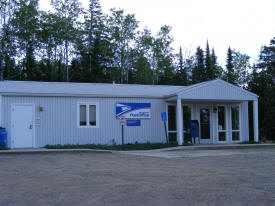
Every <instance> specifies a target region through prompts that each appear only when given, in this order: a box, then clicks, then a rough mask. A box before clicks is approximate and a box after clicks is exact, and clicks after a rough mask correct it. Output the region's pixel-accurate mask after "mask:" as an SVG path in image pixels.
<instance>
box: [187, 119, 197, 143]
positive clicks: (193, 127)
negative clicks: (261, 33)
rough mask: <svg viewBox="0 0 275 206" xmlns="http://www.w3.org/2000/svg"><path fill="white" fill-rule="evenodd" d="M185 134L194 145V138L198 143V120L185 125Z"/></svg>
mask: <svg viewBox="0 0 275 206" xmlns="http://www.w3.org/2000/svg"><path fill="white" fill-rule="evenodd" d="M187 133H188V136H189V138H190V139H191V141H192V140H194V143H196V141H195V140H196V138H198V140H199V143H200V128H199V121H198V120H189V121H188V123H187Z"/></svg>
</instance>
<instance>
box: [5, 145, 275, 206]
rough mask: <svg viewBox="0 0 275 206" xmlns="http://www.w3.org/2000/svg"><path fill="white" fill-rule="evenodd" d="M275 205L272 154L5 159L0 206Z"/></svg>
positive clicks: (75, 155) (239, 152)
mask: <svg viewBox="0 0 275 206" xmlns="http://www.w3.org/2000/svg"><path fill="white" fill-rule="evenodd" d="M150 154H151V155H150ZM156 154H157V155H156ZM274 203H275V149H272V148H265V149H243V150H226V151H225V150H217V151H204V150H199V151H197V150H189V151H183V150H178V151H163V152H160V151H158V152H154V151H151V152H145V153H143V154H142V153H141V152H139V153H134V152H115V153H107V152H106V153H97V152H68V153H37V154H0V205H1V206H2V205H5V206H8V205H27V206H32V205H35V206H37V205H39V206H43V205H66V206H67V205H68V206H69V205H74V206H75V205H91V206H95V205H119V206H123V205H127V206H128V205H173V206H176V205H181V206H182V205H188V206H190V205H200V206H203V205H211V206H212V205H219V206H221V205H230V206H232V205H234V206H238V205H241V206H244V205H257V206H258V205H268V206H271V205H274Z"/></svg>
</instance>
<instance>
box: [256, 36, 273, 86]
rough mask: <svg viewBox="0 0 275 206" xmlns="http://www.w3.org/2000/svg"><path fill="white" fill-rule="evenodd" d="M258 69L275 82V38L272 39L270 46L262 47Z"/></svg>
mask: <svg viewBox="0 0 275 206" xmlns="http://www.w3.org/2000/svg"><path fill="white" fill-rule="evenodd" d="M258 67H259V68H260V69H263V70H264V71H266V72H267V73H268V74H269V75H271V76H272V78H273V80H274V81H275V37H273V39H271V41H270V44H269V46H264V47H262V49H261V54H260V59H259V64H258Z"/></svg>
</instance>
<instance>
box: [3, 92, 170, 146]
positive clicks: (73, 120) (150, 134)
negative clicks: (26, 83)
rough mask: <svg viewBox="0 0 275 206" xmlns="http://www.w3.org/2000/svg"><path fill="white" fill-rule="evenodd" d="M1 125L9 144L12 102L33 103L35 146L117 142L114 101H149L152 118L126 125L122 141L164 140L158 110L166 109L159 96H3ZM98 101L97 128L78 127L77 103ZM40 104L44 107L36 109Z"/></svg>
mask: <svg viewBox="0 0 275 206" xmlns="http://www.w3.org/2000/svg"><path fill="white" fill-rule="evenodd" d="M2 101H3V104H2V107H3V114H2V117H3V126H4V127H6V128H7V132H8V145H9V146H10V139H11V137H10V131H11V104H12V103H34V104H35V118H36V119H38V118H40V125H36V126H35V127H36V135H35V136H36V137H35V138H36V141H35V142H36V147H43V146H45V145H47V144H50V145H56V144H112V139H114V140H115V142H116V143H117V144H120V143H121V126H120V123H119V120H117V119H116V118H115V104H116V102H137V103H139V102H140V103H147V102H148V103H151V113H152V118H151V119H144V120H141V126H140V127H127V126H126V127H125V143H134V142H136V141H137V142H139V143H145V142H164V141H165V131H164V128H163V123H162V122H161V118H160V113H161V112H163V111H165V109H166V103H165V101H164V100H162V99H142V98H77V97H20V96H3V99H2ZM78 102H98V103H99V109H100V112H99V121H100V123H99V128H77V103H78ZM39 106H42V107H43V111H42V112H40V111H39Z"/></svg>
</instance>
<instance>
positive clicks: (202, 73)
mask: <svg viewBox="0 0 275 206" xmlns="http://www.w3.org/2000/svg"><path fill="white" fill-rule="evenodd" d="M51 6H52V9H51V10H49V11H44V10H40V9H39V0H6V1H1V2H0V80H34V81H70V82H106V83H108V82H109V83H111V82H115V83H121V84H124V83H128V84H166V85H189V84H194V83H199V82H202V81H208V80H212V79H216V78H221V79H224V80H225V81H228V82H230V83H232V84H235V85H238V86H241V87H243V88H245V89H248V90H250V91H252V92H254V93H256V94H258V95H259V97H260V98H259V115H260V135H261V136H262V137H266V138H273V139H274V138H275V128H274V126H273V125H275V124H274V123H275V120H273V119H274V117H275V111H274V110H275V107H274V105H275V104H274V103H275V100H274V96H275V95H274V94H275V93H274V91H275V90H274V79H275V76H274V75H275V69H274V67H275V66H274V62H275V60H274V59H275V51H274V47H275V37H274V38H273V39H272V40H271V42H270V45H268V46H264V47H263V48H262V50H261V52H260V54H259V60H258V62H257V63H256V64H254V65H250V57H249V56H248V55H246V54H242V53H241V52H239V51H237V50H235V49H232V48H230V47H229V48H228V51H227V59H226V62H225V67H223V66H221V65H220V64H219V63H218V60H217V56H216V54H215V49H214V48H213V47H210V45H209V42H208V41H207V42H206V45H205V48H202V47H200V46H199V47H198V48H197V49H196V51H195V53H194V54H188V53H186V52H184V51H183V49H182V48H181V47H180V48H179V51H174V49H173V48H172V46H171V45H172V43H173V37H172V35H171V29H172V28H171V27H170V26H169V25H163V26H162V27H161V28H160V29H159V31H158V32H157V34H152V32H151V30H150V29H149V28H142V29H141V28H140V26H139V21H138V20H137V19H136V17H135V15H134V14H127V13H125V11H124V10H120V9H111V10H110V12H109V14H104V13H103V12H102V8H101V5H100V2H99V0H90V1H89V8H88V9H84V8H83V7H82V5H81V4H80V2H79V1H78V0H51ZM225 52H226V51H225Z"/></svg>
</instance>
